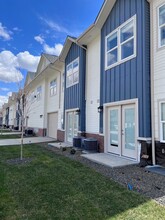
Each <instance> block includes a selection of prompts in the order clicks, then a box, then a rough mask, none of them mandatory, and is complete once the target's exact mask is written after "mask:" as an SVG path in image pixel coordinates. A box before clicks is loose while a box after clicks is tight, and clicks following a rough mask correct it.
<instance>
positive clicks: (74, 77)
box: [73, 72, 78, 83]
mask: <svg viewBox="0 0 165 220" xmlns="http://www.w3.org/2000/svg"><path fill="white" fill-rule="evenodd" d="M76 82H78V72H76V73H74V74H73V83H76Z"/></svg>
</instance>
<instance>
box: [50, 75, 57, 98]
mask: <svg viewBox="0 0 165 220" xmlns="http://www.w3.org/2000/svg"><path fill="white" fill-rule="evenodd" d="M56 94H57V80H56V79H54V80H52V81H51V82H50V96H53V95H56Z"/></svg>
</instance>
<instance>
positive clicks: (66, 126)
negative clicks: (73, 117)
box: [65, 108, 79, 142]
mask: <svg viewBox="0 0 165 220" xmlns="http://www.w3.org/2000/svg"><path fill="white" fill-rule="evenodd" d="M76 110H79V108H72V109H68V110H65V142H67V128H68V124H67V114H68V113H69V112H76ZM78 123H79V121H78Z"/></svg>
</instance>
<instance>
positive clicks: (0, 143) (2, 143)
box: [0, 137, 55, 146]
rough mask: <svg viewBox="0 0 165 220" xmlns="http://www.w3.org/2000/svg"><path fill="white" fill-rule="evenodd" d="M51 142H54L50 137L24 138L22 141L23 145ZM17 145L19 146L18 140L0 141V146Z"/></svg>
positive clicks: (19, 140)
mask: <svg viewBox="0 0 165 220" xmlns="http://www.w3.org/2000/svg"><path fill="white" fill-rule="evenodd" d="M51 141H55V139H54V138H50V137H26V138H24V139H23V143H24V144H32V143H44V142H51ZM19 144H21V139H20V138H18V139H17V138H16V139H3V140H0V146H9V145H19Z"/></svg>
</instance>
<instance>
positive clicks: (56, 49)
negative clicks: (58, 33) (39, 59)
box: [43, 44, 63, 56]
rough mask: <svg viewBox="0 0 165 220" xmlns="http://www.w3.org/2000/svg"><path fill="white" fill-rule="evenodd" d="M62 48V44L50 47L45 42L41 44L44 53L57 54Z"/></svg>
mask: <svg viewBox="0 0 165 220" xmlns="http://www.w3.org/2000/svg"><path fill="white" fill-rule="evenodd" d="M62 48H63V45H62V44H55V45H54V47H50V46H49V45H47V44H44V45H43V49H44V51H45V53H48V54H53V55H57V56H58V55H59V54H60V53H61V50H62Z"/></svg>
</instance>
